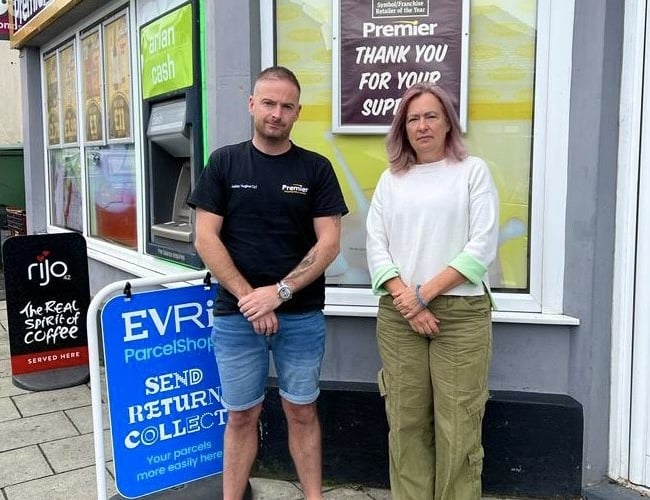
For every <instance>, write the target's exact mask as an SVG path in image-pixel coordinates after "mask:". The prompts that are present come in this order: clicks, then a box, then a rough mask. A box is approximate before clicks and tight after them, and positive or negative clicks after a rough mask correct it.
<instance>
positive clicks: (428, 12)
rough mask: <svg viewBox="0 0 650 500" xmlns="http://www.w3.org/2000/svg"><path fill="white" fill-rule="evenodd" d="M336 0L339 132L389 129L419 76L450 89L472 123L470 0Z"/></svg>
mask: <svg viewBox="0 0 650 500" xmlns="http://www.w3.org/2000/svg"><path fill="white" fill-rule="evenodd" d="M335 4H337V5H335V6H334V16H335V19H334V23H335V26H334V30H333V36H334V39H335V40H334V43H333V49H334V70H333V78H334V82H333V89H334V93H335V96H334V99H333V103H332V104H333V110H332V115H333V118H334V123H333V129H334V131H335V132H338V133H364V134H367V133H385V132H386V131H387V129H388V126H389V125H390V123H391V121H392V119H393V116H394V115H395V112H396V110H397V107H398V106H399V101H400V98H401V96H402V94H403V93H404V91H405V90H406V89H407V88H409V87H410V86H411V85H413V84H414V83H416V82H431V83H434V84H436V85H440V86H441V87H443V88H444V89H445V90H447V91H448V92H449V93H450V95H451V96H452V100H453V101H454V104H455V106H456V111H457V112H458V114H459V117H460V119H461V125H462V127H463V129H465V123H466V100H467V98H466V86H467V50H468V48H467V44H468V43H467V42H468V36H469V26H468V24H469V21H468V1H467V0H464V1H459V0H400V1H393V0H363V1H359V0H338V2H335ZM337 7H338V8H337Z"/></svg>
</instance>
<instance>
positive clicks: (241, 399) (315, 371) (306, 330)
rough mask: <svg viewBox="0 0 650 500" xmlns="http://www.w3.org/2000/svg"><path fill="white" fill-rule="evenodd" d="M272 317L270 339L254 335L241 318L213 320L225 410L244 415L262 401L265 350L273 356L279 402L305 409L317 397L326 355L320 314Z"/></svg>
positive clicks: (231, 316)
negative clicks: (274, 319) (273, 327)
mask: <svg viewBox="0 0 650 500" xmlns="http://www.w3.org/2000/svg"><path fill="white" fill-rule="evenodd" d="M276 314H277V317H278V332H277V333H276V334H274V335H271V336H266V335H258V334H257V333H255V331H254V330H253V326H252V324H251V323H250V322H249V321H248V320H247V319H246V318H244V316H242V315H241V314H227V315H223V316H215V317H214V323H213V329H212V344H213V346H214V353H215V358H216V360H217V367H218V369H219V378H220V379H221V391H222V401H221V402H222V404H223V406H224V408H226V409H228V410H233V411H242V410H246V409H248V408H252V407H253V406H255V405H257V404H259V403H261V402H262V401H263V400H264V387H265V386H266V381H267V378H268V375H269V351H272V352H273V362H274V365H275V371H276V374H277V376H278V385H279V387H280V396H282V398H284V399H285V400H287V401H289V402H290V403H294V404H303V405H304V404H309V403H313V402H314V401H316V399H317V398H318V394H319V393H320V389H319V379H320V369H321V363H322V361H323V354H324V352H325V317H324V315H323V312H322V311H310V312H307V313H297V314H289V313H276Z"/></svg>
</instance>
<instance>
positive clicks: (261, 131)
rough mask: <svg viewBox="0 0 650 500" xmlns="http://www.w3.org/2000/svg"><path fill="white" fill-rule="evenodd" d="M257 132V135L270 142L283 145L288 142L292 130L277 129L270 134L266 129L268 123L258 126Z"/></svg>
mask: <svg viewBox="0 0 650 500" xmlns="http://www.w3.org/2000/svg"><path fill="white" fill-rule="evenodd" d="M255 130H256V132H257V135H259V136H260V137H261V138H263V139H264V140H266V141H268V142H273V143H281V142H284V141H286V140H287V139H288V138H289V135H290V132H291V129H290V128H277V129H272V132H271V133H269V132H268V131H267V129H266V123H262V125H261V126H259V125H256V126H255Z"/></svg>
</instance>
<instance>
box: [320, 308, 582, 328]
mask: <svg viewBox="0 0 650 500" xmlns="http://www.w3.org/2000/svg"><path fill="white" fill-rule="evenodd" d="M324 312H325V315H326V316H353V317H363V318H375V317H377V307H376V306H353V305H349V306H345V305H329V304H327V305H325V310H324ZM492 322H493V323H521V324H527V325H557V326H578V325H580V319H579V318H574V317H573V316H567V315H565V314H542V313H529V312H510V311H508V312H503V311H495V312H493V313H492Z"/></svg>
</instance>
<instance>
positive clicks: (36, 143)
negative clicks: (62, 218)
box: [20, 47, 47, 234]
mask: <svg viewBox="0 0 650 500" xmlns="http://www.w3.org/2000/svg"><path fill="white" fill-rule="evenodd" d="M20 80H21V83H22V109H23V147H24V165H25V211H26V213H27V232H28V233H29V234H36V233H41V232H45V226H46V220H47V219H46V217H45V209H46V207H45V177H44V175H43V172H44V171H45V165H44V164H43V105H42V100H41V70H40V59H39V51H38V49H36V48H32V47H26V48H24V49H21V51H20Z"/></svg>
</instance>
